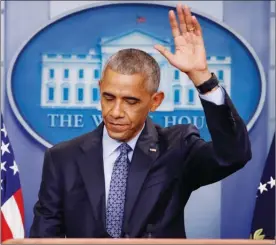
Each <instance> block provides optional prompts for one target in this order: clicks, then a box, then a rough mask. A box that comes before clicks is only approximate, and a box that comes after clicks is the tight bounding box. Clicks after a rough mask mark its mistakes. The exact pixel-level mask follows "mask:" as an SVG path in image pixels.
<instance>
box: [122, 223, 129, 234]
mask: <svg viewBox="0 0 276 245" xmlns="http://www.w3.org/2000/svg"><path fill="white" fill-rule="evenodd" d="M122 237H123V238H130V235H129V227H128V224H127V222H126V223H125V224H124V232H123V236H122Z"/></svg>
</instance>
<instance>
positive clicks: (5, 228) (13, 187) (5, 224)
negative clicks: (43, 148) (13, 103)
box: [1, 115, 25, 242]
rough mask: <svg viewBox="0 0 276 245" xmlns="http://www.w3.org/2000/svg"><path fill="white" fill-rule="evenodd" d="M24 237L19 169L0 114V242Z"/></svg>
mask: <svg viewBox="0 0 276 245" xmlns="http://www.w3.org/2000/svg"><path fill="white" fill-rule="evenodd" d="M24 237H25V231H24V207H23V197H22V190H21V185H20V178H19V170H18V166H17V164H16V162H15V159H14V154H13V149H12V147H11V143H10V141H9V138H8V134H7V130H6V128H5V125H4V122H3V116H2V115H1V242H4V241H5V240H8V239H14V238H24Z"/></svg>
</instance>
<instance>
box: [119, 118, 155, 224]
mask: <svg viewBox="0 0 276 245" xmlns="http://www.w3.org/2000/svg"><path fill="white" fill-rule="evenodd" d="M158 155H159V150H158V134H157V131H156V129H155V127H154V125H153V123H152V121H151V119H149V118H148V119H147V121H146V125H145V127H144V129H143V132H142V133H141V135H140V137H139V139H138V141H137V144H136V147H135V150H134V153H133V157H132V161H131V163H130V169H129V174H128V185H127V196H126V197H127V198H126V203H125V219H124V222H125V224H124V225H128V223H129V221H130V219H131V214H132V210H133V208H134V206H135V203H136V200H137V198H138V196H139V193H140V190H141V188H142V186H143V183H144V180H145V178H146V177H147V175H148V172H149V170H150V169H151V166H152V163H153V162H154V161H155V159H156V158H157V157H158Z"/></svg>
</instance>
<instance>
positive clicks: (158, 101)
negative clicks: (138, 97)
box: [150, 91, 165, 112]
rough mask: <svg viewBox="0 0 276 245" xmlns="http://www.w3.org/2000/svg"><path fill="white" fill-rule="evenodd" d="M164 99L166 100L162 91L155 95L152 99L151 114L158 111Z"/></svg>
mask: <svg viewBox="0 0 276 245" xmlns="http://www.w3.org/2000/svg"><path fill="white" fill-rule="evenodd" d="M164 98H165V94H164V93H163V92H162V91H161V92H156V93H154V94H153V95H152V97H151V99H152V104H151V108H150V111H151V112H154V111H156V109H157V108H158V107H159V106H160V105H161V103H162V101H163V100H164Z"/></svg>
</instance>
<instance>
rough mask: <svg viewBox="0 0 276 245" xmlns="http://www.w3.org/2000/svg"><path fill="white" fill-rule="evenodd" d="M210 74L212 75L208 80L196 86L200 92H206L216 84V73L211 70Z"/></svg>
mask: <svg viewBox="0 0 276 245" xmlns="http://www.w3.org/2000/svg"><path fill="white" fill-rule="evenodd" d="M211 74H212V77H211V78H210V79H209V80H207V81H205V82H204V83H202V84H200V85H199V86H196V89H197V91H198V92H199V93H200V94H206V93H207V92H209V91H211V90H212V89H213V88H215V87H216V86H218V79H217V77H216V75H215V74H214V73H213V72H212V73H211Z"/></svg>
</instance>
